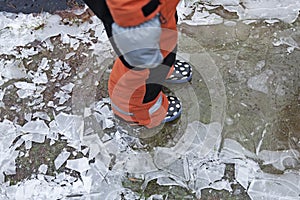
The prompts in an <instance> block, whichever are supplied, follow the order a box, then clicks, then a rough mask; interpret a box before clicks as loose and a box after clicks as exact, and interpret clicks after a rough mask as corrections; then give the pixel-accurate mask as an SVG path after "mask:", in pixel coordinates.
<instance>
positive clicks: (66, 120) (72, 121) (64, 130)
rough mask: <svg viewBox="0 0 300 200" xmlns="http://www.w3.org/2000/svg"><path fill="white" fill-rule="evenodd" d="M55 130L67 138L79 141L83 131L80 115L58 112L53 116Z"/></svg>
mask: <svg viewBox="0 0 300 200" xmlns="http://www.w3.org/2000/svg"><path fill="white" fill-rule="evenodd" d="M55 124H56V130H57V131H58V132H59V133H60V134H62V135H64V136H66V137H67V139H69V140H75V141H76V140H77V141H81V140H82V137H83V131H84V122H83V119H82V117H80V116H76V115H68V114H65V113H60V114H59V115H57V116H56V117H55Z"/></svg>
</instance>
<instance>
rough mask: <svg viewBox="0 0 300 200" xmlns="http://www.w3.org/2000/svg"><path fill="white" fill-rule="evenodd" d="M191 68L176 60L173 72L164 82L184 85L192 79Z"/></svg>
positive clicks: (185, 63)
mask: <svg viewBox="0 0 300 200" xmlns="http://www.w3.org/2000/svg"><path fill="white" fill-rule="evenodd" d="M192 75H193V73H192V67H191V65H190V64H189V63H187V62H185V61H180V60H176V61H175V63H174V71H173V73H172V74H171V76H170V77H169V78H168V79H167V80H166V83H186V82H189V81H190V80H191V79H192Z"/></svg>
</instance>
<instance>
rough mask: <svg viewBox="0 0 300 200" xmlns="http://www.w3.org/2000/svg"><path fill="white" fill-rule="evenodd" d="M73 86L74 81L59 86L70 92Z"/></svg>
mask: <svg viewBox="0 0 300 200" xmlns="http://www.w3.org/2000/svg"><path fill="white" fill-rule="evenodd" d="M74 86H75V84H74V83H68V84H67V85H64V86H63V87H61V89H62V90H63V91H65V92H67V93H71V92H72V90H73V88H74Z"/></svg>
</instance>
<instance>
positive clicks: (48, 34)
mask: <svg viewBox="0 0 300 200" xmlns="http://www.w3.org/2000/svg"><path fill="white" fill-rule="evenodd" d="M194 2H195V1H182V2H181V3H180V5H179V11H178V12H179V17H180V21H181V22H182V23H186V24H190V25H202V27H193V28H195V29H193V28H192V27H189V31H187V34H191V35H192V36H193V34H195V35H196V36H195V37H194V38H192V39H193V40H192V42H189V41H185V42H186V43H184V44H185V45H186V46H188V48H190V49H188V50H187V52H182V55H184V56H185V58H188V59H189V60H190V61H191V62H192V61H193V58H199V55H198V54H195V55H194V53H195V52H197V51H208V52H209V51H210V52H209V53H210V56H212V57H213V60H214V62H215V63H216V65H217V66H218V67H219V68H218V69H219V70H220V72H221V73H222V75H223V77H224V80H223V81H224V82H225V83H226V84H225V85H226V92H227V95H228V110H227V116H226V125H225V128H224V127H223V124H220V123H218V122H211V121H209V120H207V121H206V123H202V122H200V121H198V120H193V121H190V122H189V123H188V124H186V128H185V129H184V130H179V131H182V135H181V136H180V137H179V138H176V140H174V141H172V142H173V143H172V144H173V145H169V146H168V145H166V146H163V145H162V146H157V147H155V148H153V149H151V148H150V150H149V149H147V148H148V146H147V145H145V144H143V143H142V142H141V141H140V139H139V138H136V137H133V136H131V135H129V134H127V132H126V131H125V130H122V127H119V126H118V125H117V124H116V123H115V122H116V121H115V118H114V116H113V113H112V111H111V109H110V101H109V99H108V98H103V99H101V100H100V101H99V99H97V98H95V97H94V96H92V95H91V94H89V93H84V92H85V90H91V91H92V92H93V90H92V87H91V86H95V85H96V86H97V85H99V84H100V85H101V84H102V85H103V83H101V81H102V80H100V82H99V80H97V79H94V77H93V75H95V76H99V74H98V73H99V71H101V70H102V68H103V66H102V65H104V64H103V63H105V62H107V63H109V64H111V60H110V59H111V58H113V54H112V53H111V52H112V49H111V47H110V45H109V43H108V41H107V38H106V35H105V32H104V31H103V30H104V29H103V25H102V24H101V23H100V21H99V20H98V19H96V17H91V18H90V19H91V21H90V22H77V23H78V24H76V23H75V24H76V25H74V24H73V25H72V24H65V25H64V24H63V23H61V21H60V20H61V18H60V17H59V16H57V15H50V14H48V13H41V14H40V15H37V16H34V15H24V14H18V15H16V14H10V13H0V33H1V34H0V35H1V36H0V54H1V55H5V56H3V57H0V86H1V88H0V109H3V110H5V111H7V109H8V110H9V111H10V112H15V113H14V115H15V116H13V117H11V118H10V117H9V113H7V112H5V113H4V112H3V115H2V110H1V117H2V118H1V119H3V120H2V121H1V122H0V141H1V142H0V198H1V199H26V198H27V199H69V198H71V197H74V196H76V197H78V198H81V199H120V198H121V196H124V198H125V199H138V198H139V194H136V193H135V192H134V191H131V190H130V189H125V188H124V187H123V184H122V181H124V179H127V178H128V177H127V176H128V174H130V176H131V177H134V178H136V179H139V180H140V179H142V181H143V182H142V185H141V189H142V190H146V188H147V187H148V184H149V182H150V181H153V180H154V181H156V183H157V184H158V185H160V186H178V187H182V188H186V189H188V190H189V191H191V193H192V194H195V195H196V196H197V197H198V198H200V197H201V195H202V191H203V190H204V189H214V190H225V191H229V192H232V193H234V192H236V191H233V190H234V189H233V187H232V185H234V184H236V183H237V184H239V185H241V187H242V188H243V189H244V190H246V192H247V194H248V195H249V196H250V198H252V199H298V198H299V194H300V191H299V185H300V175H299V170H298V169H299V157H300V153H299V135H297V133H299V132H297V130H298V129H297V126H296V125H295V124H297V123H295V122H294V121H295V119H296V122H298V121H299V120H298V119H299V118H298V115H297V114H298V113H299V112H298V111H299V110H297V109H295V110H292V111H290V110H288V111H289V112H287V113H288V116H286V115H282V114H281V112H283V111H284V108H285V107H286V106H287V105H288V106H290V107H292V105H293V104H292V105H289V104H288V103H290V102H289V101H290V99H291V98H292V97H296V98H297V100H298V101H299V93H297V88H298V84H297V83H299V70H298V68H295V63H298V64H299V42H300V41H299V27H298V26H295V27H293V28H291V29H287V28H286V27H284V26H283V27H280V26H279V27H272V25H270V26H269V25H266V26H262V27H254V28H252V27H250V26H248V25H246V24H247V23H250V22H251V23H252V22H254V21H256V20H261V19H263V20H268V21H267V23H269V24H273V23H275V24H276V23H279V21H278V19H279V20H283V21H285V22H288V23H291V22H294V21H295V20H296V18H297V16H298V12H299V9H300V3H299V1H283V0H269V1H254V0H245V1H243V2H241V1H237V0H213V1H208V0H207V1H201V3H199V4H193V3H194ZM220 5H222V6H223V8H224V9H225V10H227V11H230V12H236V14H237V16H238V19H230V20H228V19H226V18H224V17H222V16H220V15H218V13H215V10H217V9H221V10H222V9H223V8H220ZM193 9H195V12H194V13H193ZM250 19H251V20H254V21H245V20H250ZM240 21H243V22H245V23H246V24H243V23H241V22H240ZM208 25H214V26H208ZM54 27H55V28H54ZM212 27H213V28H212ZM220 27H221V28H220ZM272 28H274V29H275V28H278V29H284V30H282V31H281V30H280V31H273V29H272ZM90 30H92V31H91V32H93V33H92V34H91V33H90V32H89V31H90ZM268 31H269V32H271V33H272V34H270V33H269V32H268ZM272 31H273V32H272ZM268 34H270V36H268ZM183 35H184V34H183ZM212 35H213V36H212ZM192 36H191V37H192ZM206 37H207V38H206ZM212 37H213V38H212ZM53 38H58V40H59V44H61V45H66V46H68V50H66V52H55V49H56V46H55V45H56V44H55V42H54V40H53ZM190 39H191V38H190ZM195 41H196V42H195ZM197 41H200V42H201V44H203V46H204V47H203V48H202V47H200V46H199V45H198V44H197ZM36 42H38V43H39V45H37V46H36V44H35V43H36ZM256 42H257V43H256ZM260 42H261V43H260ZM253 43H255V45H253ZM28 44H30V45H28ZM82 44H85V45H87V46H88V50H82V46H81V45H82ZM240 44H242V45H240ZM249 44H251V45H249ZM25 46H26V48H25ZM17 47H22V48H17ZM230 47H232V48H230ZM204 49H205V50H204ZM56 50H57V49H56ZM82 51H84V52H82ZM180 51H182V49H180ZM45 52H47V53H45ZM78 52H79V53H78ZM202 53H203V52H202ZM56 54H61V55H56ZM201 55H204V54H201ZM80 56H82V57H83V58H89V57H91V60H92V61H89V60H86V59H83V60H84V61H86V62H87V63H84V62H83V63H80V64H78V65H75V66H76V67H74V63H72V62H71V61H73V60H72V59H74V58H76V57H80ZM52 57H55V59H53V58H52ZM206 57H207V56H206ZM297 59H298V60H297ZM31 63H34V64H31ZM91 63H95V64H94V65H93V64H91ZM107 63H106V64H107ZM76 64H77V63H76ZM298 64H297V65H296V67H298ZM202 65H203V66H205V67H207V66H209V65H207V63H206V60H205V59H203V60H201V66H202ZM86 66H88V67H86ZM199 66H200V64H199ZM75 69H76V70H78V71H76V75H74V74H73V73H74V72H73V71H74V70H75ZM206 78H207V77H206ZM201 81H203V80H202V79H200V78H199V79H195V80H193V82H192V83H193V85H196V87H197V86H198V85H201ZM84 84H86V85H88V86H89V87H88V88H84V87H83V88H80V87H81V86H82V85H84ZM86 85H84V86H86ZM50 87H51V88H50ZM199 87H200V86H199ZM203 87H206V86H203ZM49 88H50V89H49ZM295 88H296V89H295ZM80 89H81V90H80ZM50 90H53V91H54V92H53V94H51V93H50V92H49V91H50ZM13 91H15V93H13ZM77 91H80V92H82V93H79V94H80V95H79V97H80V96H84V97H85V98H87V99H84V98H83V99H80V102H79V103H82V104H83V106H82V107H79V108H78V107H76V106H74V101H75V100H77V99H75V97H74V94H77V93H76V92H77ZM92 92H91V93H92ZM102 92H103V91H102ZM214 93H216V91H213V90H211V89H210V91H209V94H208V95H206V96H205V93H203V94H200V95H202V96H200V97H199V99H198V100H199V105H205V106H206V107H208V106H207V105H208V104H209V102H206V101H207V100H206V99H205V98H209V96H210V95H211V96H213V94H214ZM51 95H52V96H51ZM89 95H91V96H89ZM97 95H99V96H101V95H103V94H97ZM198 95H199V94H198ZM297 95H298V96H297ZM9 96H13V97H14V98H13V99H18V101H17V103H16V105H10V99H8V98H7V97H9ZM103 96H105V95H103ZM249 96H250V97H249ZM252 97H253V98H252ZM274 99H275V100H274ZM85 100H87V101H85ZM23 101H24V103H23ZM273 101H274V102H275V103H274V102H273ZM20 102H21V103H20ZM287 102H288V103H287ZM72 103H73V104H72ZM19 104H20V105H21V106H19ZM25 105H26V106H25ZM296 105H298V104H296ZM24 107H26V108H27V109H24ZM75 108H76V109H75ZM288 108H289V107H288ZM293 108H294V107H293ZM189 114H191V116H189V117H192V116H193V113H189ZM201 115H202V113H201ZM218 115H221V114H220V113H218ZM291 116H292V117H291ZM281 119H282V120H283V122H284V124H286V123H289V122H291V121H292V122H293V123H291V124H288V125H286V126H288V128H287V129H285V127H284V126H283V127H280V128H277V127H276V125H275V124H277V123H278V124H280V122H282V121H281ZM293 120H294V121H293ZM297 120H298V121H297ZM293 127H295V130H294V129H292V128H293ZM276 128H277V129H276ZM278 130H281V131H282V132H280V133H282V135H279V133H278V132H279V131H278ZM287 133H288V135H289V136H286V134H287ZM273 134H274V135H273ZM278 138H284V139H285V138H288V142H287V143H285V140H284V139H283V140H284V141H283V142H282V141H279V142H278V141H277V142H276V143H275V142H274V140H275V139H277V140H279V139H278ZM46 139H49V140H51V142H50V144H51V145H55V143H56V141H58V140H64V141H66V147H65V148H64V149H63V150H62V151H61V152H60V153H59V154H57V155H58V156H56V157H54V158H52V159H53V162H54V167H55V170H56V171H59V170H60V169H62V168H63V167H64V166H65V167H66V168H67V169H68V170H71V171H75V172H78V173H77V174H80V178H78V177H73V176H71V175H68V174H67V173H65V172H61V173H56V174H55V175H54V176H49V175H47V173H48V172H49V170H51V169H49V168H50V165H46V164H40V165H38V166H36V170H37V172H38V174H32V176H31V177H30V178H28V179H27V180H24V181H21V182H18V183H17V184H16V185H10V184H9V183H8V182H5V177H6V176H8V175H14V174H16V159H17V158H20V157H22V156H24V157H25V156H29V152H30V151H31V150H32V147H33V145H35V143H39V144H43V143H45V141H46ZM280 142H281V143H280ZM287 144H288V145H287ZM291 145H292V146H291ZM23 146H24V147H25V150H26V152H25V153H23V154H21V153H20V152H19V149H18V148H19V147H23ZM69 148H72V149H74V150H73V151H70V150H69ZM24 154H25V155H24ZM78 155H80V157H76V156H78ZM74 157H76V158H74ZM229 164H232V165H234V169H233V170H234V173H233V174H234V175H233V176H234V177H232V178H233V181H231V180H228V179H226V178H224V174H225V173H226V167H227V166H228V165H229ZM275 172H276V173H275ZM278 172H280V173H278ZM121 194H122V195H121ZM182 198H183V197H182ZM148 199H164V197H163V195H161V194H153V195H151V197H149V198H148Z"/></svg>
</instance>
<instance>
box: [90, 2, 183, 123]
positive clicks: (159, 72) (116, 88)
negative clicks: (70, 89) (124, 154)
mask: <svg viewBox="0 0 300 200" xmlns="http://www.w3.org/2000/svg"><path fill="white" fill-rule="evenodd" d="M114 1H115V2H114ZM124 1H125V2H126V1H128V2H130V3H132V6H134V1H133V0H123V1H119V0H118V1H116V0H108V1H107V2H108V3H107V4H108V6H107V4H106V2H105V0H100V1H96V2H95V1H93V0H85V2H86V3H87V4H88V6H89V7H90V8H91V9H92V10H93V11H94V13H95V14H96V15H97V16H98V17H99V18H100V19H101V20H102V21H103V23H104V26H105V28H106V31H107V34H108V36H109V38H110V40H111V43H112V46H113V47H114V50H115V51H116V53H117V54H118V56H119V57H118V58H117V59H116V61H115V63H114V65H113V69H112V72H111V75H110V78H109V82H108V90H109V96H110V99H111V103H112V109H113V112H114V113H115V114H116V115H118V116H119V117H121V118H123V119H124V120H126V121H129V122H134V123H137V124H138V125H144V126H146V127H148V128H152V127H155V126H158V125H159V124H161V122H162V121H163V119H164V118H165V116H166V114H167V109H168V100H167V97H166V95H165V94H163V92H162V84H163V82H164V80H165V79H166V78H167V77H168V75H170V74H171V73H172V70H173V67H172V66H173V64H174V62H175V57H176V45H177V28H176V22H177V19H176V6H177V4H178V2H179V0H161V1H160V3H159V7H157V8H155V9H154V10H155V12H156V11H158V12H159V13H160V19H161V28H162V33H161V37H160V48H161V53H162V55H163V57H164V60H163V63H161V64H160V65H159V66H158V67H156V68H151V69H143V68H137V67H135V66H130V65H129V64H128V63H127V62H126V60H125V59H124V57H123V56H122V55H120V53H119V50H118V48H117V47H116V45H115V44H114V41H113V39H112V37H111V36H112V31H111V24H112V23H113V22H114V21H116V22H120V23H122V24H124V23H125V25H126V21H122V20H123V18H124V15H123V16H122V15H120V16H118V12H114V10H113V9H114V8H116V9H117V8H120V6H121V7H122V5H119V6H117V5H116V3H118V2H120V4H122V3H124ZM101 2H102V3H101ZM111 2H113V3H114V4H112V5H113V6H111V7H110V3H111ZM127 5H128V4H127ZM130 8H131V7H130ZM110 9H112V10H113V11H112V10H110ZM111 11H112V12H111ZM115 13H116V14H115ZM129 13H130V12H129ZM112 14H113V15H112ZM125 16H126V15H125ZM129 17H130V16H129ZM124 20H126V17H125V18H124ZM138 20H140V19H138ZM145 20H146V19H145ZM131 23H134V21H133V22H132V21H131ZM133 37H134V36H133ZM145 40H147V38H145Z"/></svg>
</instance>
